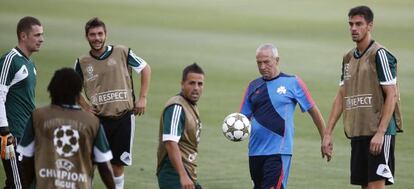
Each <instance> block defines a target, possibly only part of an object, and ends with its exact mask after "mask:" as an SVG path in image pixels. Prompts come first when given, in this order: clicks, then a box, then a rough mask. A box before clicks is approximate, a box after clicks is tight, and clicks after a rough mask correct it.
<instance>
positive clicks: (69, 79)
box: [47, 68, 82, 105]
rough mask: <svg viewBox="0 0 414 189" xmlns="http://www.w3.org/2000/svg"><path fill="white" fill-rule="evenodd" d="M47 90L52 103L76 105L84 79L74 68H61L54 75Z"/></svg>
mask: <svg viewBox="0 0 414 189" xmlns="http://www.w3.org/2000/svg"><path fill="white" fill-rule="evenodd" d="M47 90H48V91H49V94H50V98H51V100H52V104H55V105H63V104H67V105H75V104H76V102H77V100H78V97H79V95H80V92H81V90H82V79H81V77H80V75H79V74H78V73H76V72H75V70H73V69H72V68H61V69H59V70H57V71H56V72H55V74H54V75H53V77H52V80H50V83H49V86H48V87H47Z"/></svg>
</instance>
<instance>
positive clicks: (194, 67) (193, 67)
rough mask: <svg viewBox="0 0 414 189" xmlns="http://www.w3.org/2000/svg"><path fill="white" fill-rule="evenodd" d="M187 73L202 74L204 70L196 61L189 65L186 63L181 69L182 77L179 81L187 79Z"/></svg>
mask: <svg viewBox="0 0 414 189" xmlns="http://www.w3.org/2000/svg"><path fill="white" fill-rule="evenodd" d="M189 73H197V74H202V75H204V71H203V69H201V67H200V66H198V65H197V63H195V62H194V63H193V64H191V65H188V66H187V67H185V68H184V70H183V77H182V80H181V81H185V80H186V79H187V75H188V74H189Z"/></svg>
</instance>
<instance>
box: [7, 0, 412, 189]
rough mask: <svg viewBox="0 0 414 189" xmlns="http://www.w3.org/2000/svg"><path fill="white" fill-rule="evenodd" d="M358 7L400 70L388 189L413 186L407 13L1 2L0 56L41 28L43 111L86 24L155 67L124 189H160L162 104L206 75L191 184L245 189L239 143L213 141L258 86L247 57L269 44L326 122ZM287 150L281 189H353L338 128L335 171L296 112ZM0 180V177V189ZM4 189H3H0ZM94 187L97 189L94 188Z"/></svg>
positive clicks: (296, 5) (324, 2) (303, 5)
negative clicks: (32, 20)
mask: <svg viewBox="0 0 414 189" xmlns="http://www.w3.org/2000/svg"><path fill="white" fill-rule="evenodd" d="M360 4H367V5H369V6H371V8H372V9H373V11H374V14H375V24H374V25H375V26H374V31H373V37H374V39H377V40H378V41H379V42H380V43H382V44H383V45H385V46H386V47H387V48H388V49H390V50H391V51H392V52H393V53H394V55H395V56H396V57H397V58H398V60H399V64H398V66H399V75H398V80H399V81H400V87H401V98H402V105H403V113H404V116H405V117H404V121H405V133H403V134H401V135H398V137H397V144H396V159H397V162H396V179H395V180H396V184H395V185H394V186H392V187H391V188H395V189H397V188H398V189H407V188H412V186H413V185H414V180H413V179H412V178H413V177H414V172H413V168H414V158H413V155H414V145H413V139H412V138H413V137H412V136H413V134H414V132H413V129H412V127H411V126H412V124H414V118H413V117H412V116H411V115H413V114H414V85H413V84H412V81H413V80H414V71H413V70H414V64H412V60H413V56H412V54H413V52H414V48H413V44H412V41H413V40H412V39H413V37H412V33H413V31H414V25H413V24H412V23H414V19H413V18H414V11H413V9H414V2H413V1H408V0H394V1H386V0H379V1H362V2H361V1H356V0H352V1H340V2H338V1H335V2H333V1H328V0H314V1H305V0H299V1H274V0H257V1H249V0H226V1H223V0H208V1H207V0H200V1H194V0H174V1H154V0H136V1H135V0H120V1H110V0H89V1H83V0H71V1H68V0H60V1H56V0H38V1H13V0H3V1H2V2H1V6H0V41H1V43H0V52H1V53H2V54H3V53H5V52H6V51H8V50H9V49H10V48H11V47H14V46H15V45H16V43H17V39H16V34H15V30H16V23H17V21H18V20H19V19H20V18H21V17H23V16H26V15H32V16H35V17H38V18H39V19H40V20H41V21H42V23H43V26H44V31H45V43H44V45H43V47H42V49H41V52H39V53H36V54H34V55H33V56H32V58H33V59H34V60H35V62H36V66H37V70H38V85H37V96H36V104H37V106H42V105H45V104H48V103H49V99H48V94H47V93H46V86H47V84H48V82H49V80H50V78H51V76H52V73H53V72H54V70H56V69H58V68H61V67H73V65H74V61H75V59H76V58H77V57H78V56H79V55H81V54H83V53H86V52H87V51H88V49H89V46H88V44H87V42H86V40H85V38H84V29H83V27H84V24H85V22H86V21H87V20H88V19H89V18H91V17H93V16H99V17H100V18H102V19H103V20H104V21H105V22H106V24H107V29H108V35H109V36H108V37H109V38H108V40H107V42H108V44H124V45H126V46H129V47H131V48H132V49H133V50H134V51H135V53H136V54H138V55H139V56H141V57H142V58H144V59H145V60H146V61H147V62H148V63H149V64H150V65H151V67H152V73H153V74H152V80H151V88H150V93H149V98H148V108H147V112H146V114H145V115H144V116H143V117H140V118H138V119H137V128H136V132H135V143H134V150H133V165H132V166H131V167H128V168H126V182H125V188H143V189H146V188H148V189H153V188H157V181H156V177H155V167H156V165H155V164H156V148H157V140H158V139H157V137H158V127H159V126H158V121H159V116H160V112H161V109H162V107H163V104H164V103H165V101H166V100H167V99H168V98H169V97H170V96H172V95H174V94H176V93H177V92H178V91H179V89H180V77H181V70H182V68H183V67H184V66H185V65H188V64H190V63H192V62H198V63H199V64H200V65H201V66H202V67H203V68H204V69H205V72H206V83H205V89H204V95H203V97H202V98H201V100H200V103H199V108H200V111H201V116H202V117H201V118H202V121H203V123H204V124H203V125H204V127H203V130H202V138H201V143H200V145H199V160H198V163H199V169H198V174H199V181H200V183H201V184H202V186H203V187H204V188H207V189H232V188H234V189H236V188H237V189H238V188H251V181H250V176H249V171H248V163H247V141H243V142H240V143H232V142H229V141H228V140H227V139H225V137H224V136H223V135H222V133H221V122H222V120H223V119H224V117H225V116H226V115H227V114H229V113H232V112H235V111H237V110H238V108H239V104H240V101H241V98H242V93H243V91H244V88H245V87H246V85H247V84H248V82H249V81H250V80H252V79H254V78H255V77H257V76H258V75H259V73H258V72H257V68H256V63H255V49H256V47H257V46H258V45H259V44H261V43H265V42H272V43H275V44H276V45H277V46H278V48H279V53H280V56H281V69H282V71H284V72H286V73H289V74H296V75H299V76H300V77H302V79H303V80H304V81H305V82H306V83H307V85H308V87H309V89H310V91H311V92H312V96H313V98H314V100H315V101H316V102H317V104H318V106H319V108H320V109H321V111H322V113H323V115H324V117H325V120H326V119H327V118H328V115H329V112H330V108H331V103H332V100H333V98H334V95H335V94H336V90H337V88H338V79H339V74H340V63H341V57H342V55H343V54H344V53H345V52H346V51H347V50H348V49H350V48H352V47H353V46H354V43H353V42H352V41H351V39H350V35H349V32H348V24H347V21H348V20H347V16H346V15H347V13H348V10H349V8H351V7H353V6H356V5H360ZM295 124H296V125H295V126H296V137H295V150H294V156H293V162H292V167H291V172H290V176H289V184H288V188H293V189H295V188H298V189H299V188H308V189H331V188H358V187H352V186H351V185H350V184H349V155H350V148H349V141H348V140H347V139H346V138H345V136H344V134H343V128H342V124H341V123H339V124H338V125H337V127H336V130H335V133H334V142H335V146H334V148H335V154H334V157H333V160H332V162H330V163H326V162H325V161H324V160H322V159H321V157H320V139H319V137H318V135H317V131H316V129H315V127H314V126H313V124H312V121H311V118H310V116H308V115H307V114H302V113H300V111H299V110H298V111H297V113H296V119H295ZM4 178H5V175H4V172H3V171H0V182H2V183H3V181H4ZM2 183H1V184H0V185H2ZM95 186H96V188H103V185H102V183H101V181H100V178H99V177H98V176H96V178H95Z"/></svg>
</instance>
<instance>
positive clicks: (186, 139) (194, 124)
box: [157, 95, 202, 181]
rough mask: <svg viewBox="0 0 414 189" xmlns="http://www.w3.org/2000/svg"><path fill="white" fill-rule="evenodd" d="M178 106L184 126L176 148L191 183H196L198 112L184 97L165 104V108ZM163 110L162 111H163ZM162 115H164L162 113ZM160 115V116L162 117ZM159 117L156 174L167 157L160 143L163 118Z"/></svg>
mask: <svg viewBox="0 0 414 189" xmlns="http://www.w3.org/2000/svg"><path fill="white" fill-rule="evenodd" d="M173 104H179V105H181V106H182V107H183V110H184V113H185V126H184V131H183V133H182V135H181V138H180V141H179V142H178V146H179V148H180V151H181V157H182V161H183V164H184V167H185V169H186V170H187V172H188V174H189V175H190V177H191V179H192V180H193V181H197V172H196V168H197V154H198V150H197V146H198V143H199V141H200V130H201V127H202V125H201V121H200V118H199V115H200V114H199V112H198V108H197V106H196V105H192V104H190V103H189V102H188V101H187V100H186V99H184V97H182V96H180V95H177V96H174V97H172V98H170V99H169V100H168V101H167V103H166V104H165V108H167V107H168V106H170V105H173ZM165 108H164V110H165ZM163 114H164V113H163ZM163 114H162V115H163ZM162 115H161V119H160V133H159V145H158V153H157V157H158V164H157V172H158V171H159V170H160V168H161V166H162V165H161V164H162V162H163V160H164V158H165V157H166V156H167V155H168V154H167V150H166V149H165V146H164V143H163V141H162V129H163V118H162Z"/></svg>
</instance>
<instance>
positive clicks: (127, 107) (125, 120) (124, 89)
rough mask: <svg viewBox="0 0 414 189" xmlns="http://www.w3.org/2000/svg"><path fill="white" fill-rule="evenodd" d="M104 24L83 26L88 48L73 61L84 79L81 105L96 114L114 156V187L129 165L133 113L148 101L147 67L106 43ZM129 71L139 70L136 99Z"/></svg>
mask: <svg viewBox="0 0 414 189" xmlns="http://www.w3.org/2000/svg"><path fill="white" fill-rule="evenodd" d="M106 34H107V33H106V26H105V23H104V22H103V21H101V20H100V19H99V18H96V17H95V18H92V19H90V20H89V21H88V22H87V23H86V25H85V37H86V39H87V40H88V42H89V45H90V47H91V50H90V51H89V53H88V54H86V55H83V56H81V57H80V58H78V59H77V60H76V63H75V70H76V71H77V72H78V73H79V74H80V75H81V77H82V80H83V90H84V93H85V97H86V99H85V98H83V97H82V98H81V103H80V105H81V106H82V107H83V108H84V109H86V110H89V111H90V112H92V113H94V114H95V115H97V116H98V117H99V119H100V120H101V123H102V124H103V127H104V130H105V134H106V136H107V138H108V142H109V145H110V147H111V150H112V153H113V155H114V158H113V159H112V160H111V164H112V168H113V171H114V175H115V184H116V188H117V189H122V188H123V187H124V166H129V165H131V164H132V142H133V139H134V131H135V115H138V116H140V115H143V114H144V112H145V107H146V104H147V94H148V88H149V82H150V75H151V69H150V66H149V65H148V64H147V63H146V62H145V61H144V60H143V59H141V58H140V57H138V56H137V55H135V53H134V52H133V51H132V50H131V49H129V48H127V47H125V46H122V45H108V46H105V41H106V38H107V35H106ZM132 71H135V72H136V73H141V85H140V87H141V90H140V94H139V96H138V100H136V99H135V94H134V86H133V82H132Z"/></svg>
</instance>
